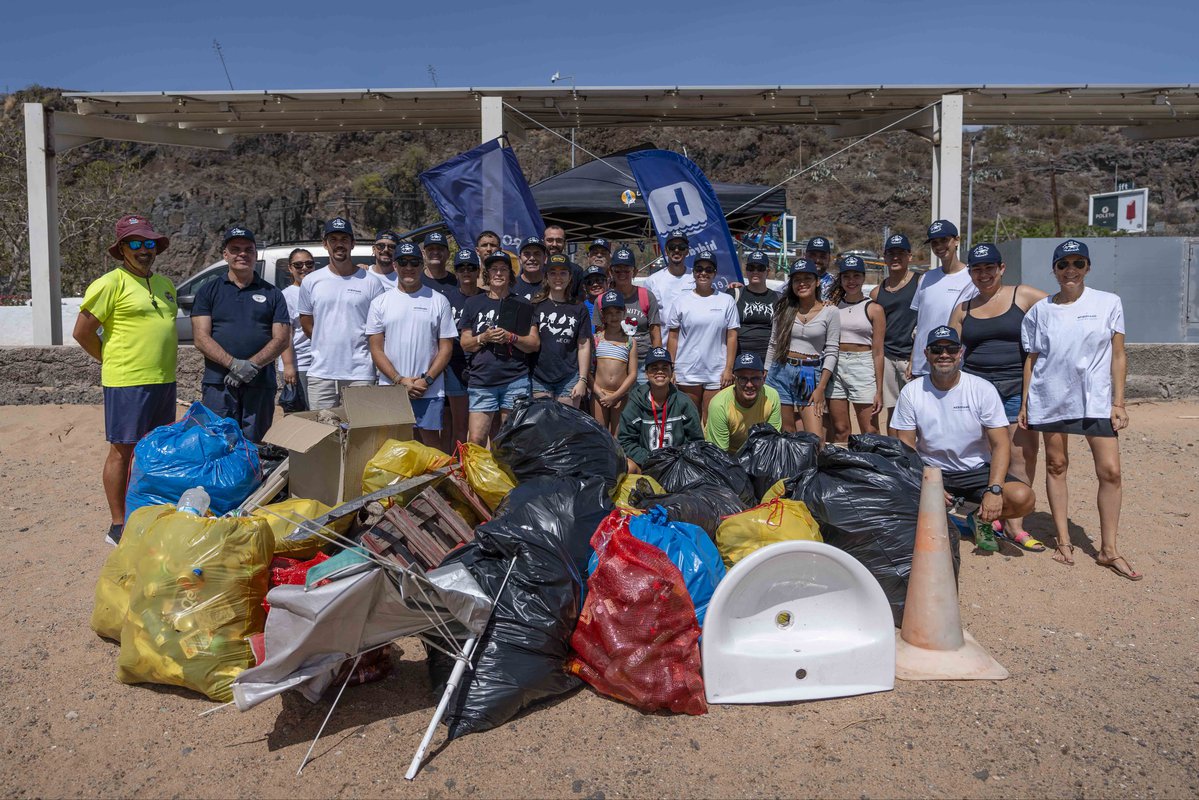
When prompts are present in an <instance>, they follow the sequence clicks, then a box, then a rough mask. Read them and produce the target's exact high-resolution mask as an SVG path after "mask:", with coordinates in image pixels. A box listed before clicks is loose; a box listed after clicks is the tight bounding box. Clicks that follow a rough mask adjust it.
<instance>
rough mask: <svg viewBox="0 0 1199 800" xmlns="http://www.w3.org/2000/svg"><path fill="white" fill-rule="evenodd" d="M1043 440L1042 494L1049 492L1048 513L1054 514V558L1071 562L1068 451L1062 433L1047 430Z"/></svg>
mask: <svg viewBox="0 0 1199 800" xmlns="http://www.w3.org/2000/svg"><path fill="white" fill-rule="evenodd" d="M1044 439H1045V494H1047V495H1049V513H1050V514H1052V515H1053V529H1054V533H1055V535H1056V536H1057V552H1056V553H1054V554H1053V560H1054V561H1060V562H1061V563H1063V564H1068V565H1070V566H1073V565H1074V545H1072V544H1070V490H1069V489H1068V487H1067V485H1066V473H1067V471H1068V470H1069V469H1070V453H1069V449H1068V445H1067V442H1068V441H1069V439H1068V437H1067V435H1066V434H1064V433H1046V434H1044Z"/></svg>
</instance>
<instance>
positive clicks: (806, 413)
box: [799, 406, 825, 444]
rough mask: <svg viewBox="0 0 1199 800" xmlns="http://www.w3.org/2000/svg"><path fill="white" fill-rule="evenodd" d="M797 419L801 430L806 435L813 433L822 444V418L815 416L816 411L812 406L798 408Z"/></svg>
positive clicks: (821, 416) (820, 415)
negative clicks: (806, 433)
mask: <svg viewBox="0 0 1199 800" xmlns="http://www.w3.org/2000/svg"><path fill="white" fill-rule="evenodd" d="M799 419H800V422H801V426H802V428H803V429H804V430H805V431H807V432H808V433H814V434H816V435H817V436H819V437H820V443H821V444H824V441H825V439H824V416H823V415H822V414H817V413H816V409H815V408H813V407H812V406H800V407H799Z"/></svg>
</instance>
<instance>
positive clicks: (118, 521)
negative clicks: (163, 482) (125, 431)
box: [101, 442, 136, 525]
mask: <svg viewBox="0 0 1199 800" xmlns="http://www.w3.org/2000/svg"><path fill="white" fill-rule="evenodd" d="M135 446H136V445H133V444H114V443H112V442H110V443H109V447H108V457H107V458H105V459H104V469H103V472H102V473H101V476H102V479H103V481H104V497H105V498H106V499H107V500H108V510H109V512H110V513H111V514H112V524H113V525H124V524H125V493H126V491H128V489H129V463H130V462H131V461H133V448H134V447H135Z"/></svg>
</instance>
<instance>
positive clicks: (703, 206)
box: [628, 150, 741, 289]
mask: <svg viewBox="0 0 1199 800" xmlns="http://www.w3.org/2000/svg"><path fill="white" fill-rule="evenodd" d="M628 161H629V167H630V168H631V169H632V170H633V178H634V179H636V181H637V188H638V189H639V190H640V193H641V196H642V197H644V198H645V205H646V208H648V209H649V215H650V221H651V222H653V225H654V232H655V233H656V234H657V235H658V245H659V246H661V247H663V248H665V246H666V237H667V236H668V235H671V234H676V233H682V234H684V235H685V236H686V237H687V240H688V242H689V243H690V245H691V252H690V253H688V254H687V266H688V267H690V266H691V265H692V264H693V263H694V261H695V258H696V256H698V255H700V254H704V255H707V256H710V257H712V258H714V259H715V260H716V286H717V288H718V289H723V288H725V287H726V286H728V284H729V283H730V282H732V281H740V280H741V264H740V263H739V262H738V261H737V248H736V245H735V244H734V243H733V235H732V233H730V232H729V226H728V224H727V223H726V222H725V220H724V211H723V210H721V208H720V201H719V200H717V199H716V192H714V191H713V190H712V184H711V183H709V182H708V178H707V177H706V176H705V175H704V173H703V171H701V170H700V168H699V167H697V166H696V165H695V164H694V163H693V162H692V161H690V160H689V159H687V158H684V157H683V156H681V155H679V154H678V153H673V152H671V151H669V150H639V151H637V152H634V153H629V155H628Z"/></svg>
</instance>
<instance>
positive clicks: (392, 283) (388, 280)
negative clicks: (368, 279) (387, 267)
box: [367, 269, 400, 289]
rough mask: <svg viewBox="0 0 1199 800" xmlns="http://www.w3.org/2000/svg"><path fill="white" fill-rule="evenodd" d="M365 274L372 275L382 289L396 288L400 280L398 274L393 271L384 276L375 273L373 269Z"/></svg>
mask: <svg viewBox="0 0 1199 800" xmlns="http://www.w3.org/2000/svg"><path fill="white" fill-rule="evenodd" d="M367 272H369V273H370V274H371V275H373V276H374V278H375V280H377V281H379V282H380V283H382V284H383V288H384V289H394V288H396V284H397V283H399V280H400V274H399V273H398V272H396V271H395V270H394V269H393V270H392V271H391V272H389V273H387V274H386V275H384V274H383V273H382V272H375V271H374V270H373V269H368V270H367Z"/></svg>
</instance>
